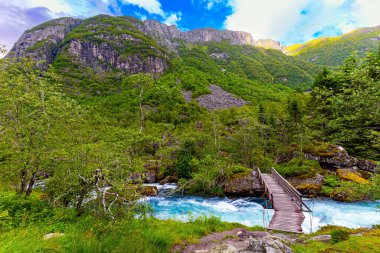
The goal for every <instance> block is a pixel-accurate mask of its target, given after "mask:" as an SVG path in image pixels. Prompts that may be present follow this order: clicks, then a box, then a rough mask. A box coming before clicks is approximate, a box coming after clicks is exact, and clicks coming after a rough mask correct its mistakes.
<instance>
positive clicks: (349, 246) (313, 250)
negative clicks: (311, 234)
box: [292, 229, 380, 253]
mask: <svg viewBox="0 0 380 253" xmlns="http://www.w3.org/2000/svg"><path fill="white" fill-rule="evenodd" d="M348 231H349V233H350V234H351V235H350V237H349V239H348V240H346V241H341V242H338V243H335V244H332V243H324V242H316V241H311V242H308V243H306V244H296V245H294V246H293V247H292V248H293V250H294V252H295V253H335V252H342V253H343V252H344V253H359V252H360V253H376V252H380V229H372V230H368V229H358V230H348ZM326 232H327V231H326V229H325V231H324V233H321V232H319V234H326ZM355 233H363V235H362V236H355V235H354V234H355Z"/></svg>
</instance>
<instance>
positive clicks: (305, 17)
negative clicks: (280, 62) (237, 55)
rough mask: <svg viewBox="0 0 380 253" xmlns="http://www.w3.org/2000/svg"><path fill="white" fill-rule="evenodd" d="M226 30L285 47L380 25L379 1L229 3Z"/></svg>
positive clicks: (242, 0) (243, 0) (250, 0)
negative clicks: (273, 40) (275, 42)
mask: <svg viewBox="0 0 380 253" xmlns="http://www.w3.org/2000/svg"><path fill="white" fill-rule="evenodd" d="M229 4H230V6H231V7H232V8H233V14H232V15H230V16H228V17H227V19H226V22H225V27H226V28H227V29H231V30H242V31H247V32H250V33H252V36H253V38H254V39H259V38H260V39H262V38H270V39H275V40H279V41H281V42H285V43H286V44H291V43H296V42H303V41H307V40H310V39H312V38H314V37H316V36H317V37H318V36H335V35H339V34H342V33H346V32H349V31H352V30H353V29H356V28H359V27H363V26H377V25H380V15H379V10H380V1H379V0H318V1H316V0H286V1H285V0H264V1H263V0H230V1H229Z"/></svg>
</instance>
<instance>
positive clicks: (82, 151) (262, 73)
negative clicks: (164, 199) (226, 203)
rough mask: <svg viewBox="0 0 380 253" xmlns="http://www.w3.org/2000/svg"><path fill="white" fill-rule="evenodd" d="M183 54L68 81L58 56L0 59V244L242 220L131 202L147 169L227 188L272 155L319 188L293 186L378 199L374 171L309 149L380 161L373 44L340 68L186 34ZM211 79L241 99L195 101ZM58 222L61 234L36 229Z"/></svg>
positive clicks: (78, 245)
mask: <svg viewBox="0 0 380 253" xmlns="http://www.w3.org/2000/svg"><path fill="white" fill-rule="evenodd" d="M218 52H228V54H229V55H230V58H229V59H228V62H224V61H221V60H215V59H212V58H210V57H209V55H210V54H212V53H218ZM242 52H244V56H242V55H243V53H242ZM179 55H180V56H179V57H175V58H174V59H173V61H172V62H171V66H170V69H169V70H168V71H167V72H166V73H165V74H163V75H162V76H160V77H157V76H154V75H151V74H149V73H148V74H147V73H139V74H133V75H120V73H118V72H114V73H113V74H112V75H109V77H110V78H108V77H107V78H106V79H101V77H99V76H87V77H86V76H85V77H82V80H80V81H79V82H77V86H73V85H72V83H75V82H74V81H73V80H74V79H73V78H74V76H73V74H75V73H73V72H71V73H69V72H63V71H60V68H63V67H62V64H63V61H61V60H62V58H59V59H57V60H56V62H55V63H54V64H52V65H51V67H49V68H48V70H47V71H45V70H41V68H39V67H37V66H38V64H37V66H36V63H35V62H34V60H33V59H30V58H22V59H17V60H16V59H14V58H3V59H0V84H1V86H0V97H1V99H0V135H1V139H0V172H1V175H2V177H1V179H0V190H1V192H0V245H1V246H0V252H24V251H26V250H29V251H31V252H61V251H64V252H167V251H168V250H170V249H171V247H172V246H173V245H175V244H179V243H181V242H183V241H187V243H192V242H196V241H197V239H198V238H199V237H201V236H203V235H205V234H208V233H211V232H219V231H224V230H227V229H232V228H236V227H241V225H239V224H235V223H225V222H222V221H221V220H220V219H219V218H217V217H212V218H207V217H198V218H196V217H194V218H193V219H191V220H190V221H189V222H187V223H182V222H179V221H175V220H169V221H162V220H159V219H156V218H154V217H153V216H152V212H153V210H152V209H151V207H150V206H149V204H147V205H145V204H141V202H140V199H141V197H142V196H144V195H145V194H146V188H145V186H144V182H145V176H144V175H145V174H146V172H147V170H148V171H149V170H155V172H156V176H157V178H158V180H157V181H162V182H163V183H165V182H166V183H177V184H178V188H179V189H181V190H182V191H184V192H185V193H186V194H195V195H201V196H224V195H225V192H224V186H225V184H226V182H228V181H229V180H230V179H233V178H236V177H239V176H242V175H243V176H244V175H246V173H249V172H250V171H251V170H252V169H255V168H257V167H259V168H261V169H263V170H265V169H269V168H270V167H275V168H276V169H277V170H278V171H279V172H280V173H281V174H282V175H283V176H284V177H286V178H288V179H307V178H313V177H315V176H316V175H317V174H321V175H323V176H324V181H323V183H322V185H320V186H318V187H317V188H318V189H315V186H314V185H311V186H310V185H309V186H308V185H305V184H304V185H303V186H301V187H299V189H300V190H304V192H306V193H309V194H311V195H314V196H323V197H331V198H333V199H337V200H341V201H342V200H343V201H357V200H378V199H380V175H379V174H378V173H375V172H368V171H367V172H363V173H361V174H357V173H352V174H350V175H349V176H350V177H351V178H350V180H347V178H342V177H340V176H339V175H338V174H337V173H333V172H331V171H329V170H328V169H326V168H325V167H323V166H321V164H320V163H319V162H318V161H316V160H312V159H308V155H313V156H319V157H331V156H334V154H335V153H339V150H337V147H339V146H342V147H344V149H345V150H346V151H347V152H348V154H349V155H350V156H352V157H355V158H357V159H359V161H362V160H361V159H363V161H366V162H367V163H369V164H372V165H373V166H372V167H374V166H379V162H378V161H380V48H379V50H374V51H373V52H369V53H368V54H367V55H366V56H365V57H364V58H359V57H358V56H356V55H355V54H353V55H352V56H350V57H349V58H347V59H346V60H345V62H344V64H343V65H342V66H341V67H337V68H326V67H325V68H319V67H315V66H312V65H307V66H302V64H300V63H299V62H295V63H294V64H295V65H297V64H299V65H298V66H297V68H296V67H294V68H293V67H290V65H289V66H286V65H285V64H284V63H281V57H284V56H282V53H280V52H275V51H274V50H263V49H256V48H253V47H250V48H249V47H248V46H247V47H244V46H231V45H228V43H210V44H206V45H202V46H193V47H186V46H183V47H182V48H180V53H179ZM267 55H276V57H278V60H277V61H276V63H277V64H278V65H273V64H274V62H270V61H269V60H268V59H269V58H267V57H268V56H267ZM266 61H267V62H266ZM265 64H268V66H270V67H268V66H266V65H265ZM287 64H289V63H287ZM281 68H286V69H287V71H288V69H289V68H290V69H291V70H294V71H295V72H297V71H299V68H309V69H307V71H308V72H309V73H313V72H314V73H315V75H314V77H315V78H314V77H312V76H311V75H309V74H305V75H304V77H303V78H302V79H300V78H299V75H298V74H295V75H294V77H292V75H291V74H292V72H290V76H289V78H290V79H291V83H292V85H289V84H286V82H285V81H281V80H282V79H281V76H282V74H281V71H282V70H281ZM221 69H222V70H221ZM268 69H271V70H272V72H268ZM305 73H306V72H305ZM75 78H77V77H75ZM94 78H95V79H97V78H100V79H98V80H103V81H96V82H95V81H94ZM292 78H293V79H292ZM314 79H315V80H314ZM104 80H105V81H104ZM311 80H314V81H311ZM284 82H285V83H284ZM210 84H216V85H218V86H219V87H221V88H222V89H224V90H225V91H227V92H230V93H231V94H234V95H236V96H239V97H241V98H242V99H244V100H246V101H247V102H248V104H247V105H245V106H243V107H241V108H236V107H230V108H227V109H219V110H207V109H206V108H203V107H201V106H200V105H199V104H198V103H197V101H196V99H197V98H198V97H199V96H201V95H205V94H210V90H209V88H208V87H209V85H210ZM87 85H90V86H87ZM91 85H92V86H91ZM100 86H101V87H100ZM99 87H100V88H99ZM99 89H101V90H102V92H100V93H97V92H96V91H97V90H99ZM184 90H191V91H192V98H193V99H192V100H191V101H186V100H185V98H184V96H183V93H182V92H183V91H184ZM78 91H80V92H78ZM78 94H79V95H78ZM334 152H335V153H334ZM41 182H43V183H42V184H41ZM308 187H309V188H308ZM342 193H344V194H343V195H342ZM250 229H252V230H255V229H257V230H262V229H263V228H250ZM56 232H61V233H64V234H65V236H63V237H58V238H55V239H53V240H41V239H37V238H40V237H42V236H43V235H44V234H48V233H56ZM371 233H375V234H376V233H379V232H378V230H375V232H371ZM368 238H372V237H371V236H370V237H368ZM368 238H367V237H366V238H365V239H366V240H367V239H368ZM362 239H363V240H364V238H361V239H358V240H362ZM368 240H370V239H368ZM371 243H372V242H369V245H371ZM373 243H375V244H374V245H375V246H376V242H373ZM375 246H374V247H375ZM297 247H298V246H297ZM299 247H301V246H299ZM347 247H349V246H347ZM369 247H371V246H369ZM304 250H305V249H304ZM297 252H307V251H306V250H305V251H302V249H301V248H300V249H299V251H297ZM373 252H375V251H373Z"/></svg>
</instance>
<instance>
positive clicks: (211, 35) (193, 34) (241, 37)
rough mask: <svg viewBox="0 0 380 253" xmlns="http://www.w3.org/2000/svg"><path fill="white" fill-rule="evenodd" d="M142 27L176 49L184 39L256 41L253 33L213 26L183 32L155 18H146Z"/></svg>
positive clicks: (186, 41) (251, 42) (200, 42)
mask: <svg viewBox="0 0 380 253" xmlns="http://www.w3.org/2000/svg"><path fill="white" fill-rule="evenodd" d="M140 29H141V30H142V31H143V32H144V33H145V34H147V35H150V36H152V37H153V38H155V39H156V40H157V41H158V42H159V43H160V44H161V45H163V46H166V47H168V48H170V49H172V50H174V49H175V48H176V47H177V46H178V45H179V43H180V41H183V42H185V43H191V44H203V43H207V42H221V41H223V40H226V41H229V42H230V43H231V44H232V45H251V46H254V45H255V42H254V40H253V39H252V36H251V34H249V33H246V32H237V31H229V30H216V29H212V28H204V29H195V30H192V31H188V32H181V31H180V30H178V29H177V27H176V26H174V25H171V26H167V25H165V24H162V23H160V22H158V21H155V20H146V21H144V25H143V26H140Z"/></svg>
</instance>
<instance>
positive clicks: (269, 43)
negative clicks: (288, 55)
mask: <svg viewBox="0 0 380 253" xmlns="http://www.w3.org/2000/svg"><path fill="white" fill-rule="evenodd" d="M254 46H255V47H262V48H265V49H275V50H279V51H281V52H284V51H285V48H286V47H284V46H281V43H280V42H278V41H275V40H271V39H259V40H256V41H255V42H254Z"/></svg>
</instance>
